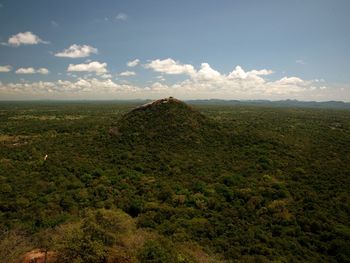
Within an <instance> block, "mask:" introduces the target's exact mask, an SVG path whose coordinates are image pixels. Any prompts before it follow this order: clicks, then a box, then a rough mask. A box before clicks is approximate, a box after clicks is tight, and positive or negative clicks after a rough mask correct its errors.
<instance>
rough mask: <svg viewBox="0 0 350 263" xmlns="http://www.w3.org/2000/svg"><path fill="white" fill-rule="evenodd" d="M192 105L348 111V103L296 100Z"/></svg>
mask: <svg viewBox="0 0 350 263" xmlns="http://www.w3.org/2000/svg"><path fill="white" fill-rule="evenodd" d="M186 102H187V103H189V104H193V105H202V104H203V105H227V106H229V105H251V106H272V107H300V108H330V109H350V102H343V101H323V102H317V101H298V100H289V99H288V100H278V101H270V100H221V99H208V100H188V101H186Z"/></svg>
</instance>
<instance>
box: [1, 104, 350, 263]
mask: <svg viewBox="0 0 350 263" xmlns="http://www.w3.org/2000/svg"><path fill="white" fill-rule="evenodd" d="M134 106H135V105H132V104H120V103H73V102H71V103H44V102H42V103H39V102H37V103H12V104H8V103H2V104H0V229H1V231H2V232H1V237H0V238H1V241H0V249H1V250H0V253H1V257H2V258H4V257H6V260H7V261H5V262H11V260H13V259H15V258H16V257H17V256H18V255H20V254H21V253H23V252H25V251H29V250H30V249H32V248H33V247H34V246H36V247H38V246H39V247H41V248H47V249H49V250H54V251H57V253H60V255H61V256H60V258H59V259H58V260H61V262H69V260H71V262H74V260H75V262H113V260H114V262H137V261H144V262H147V260H150V259H151V260H163V261H164V260H165V261H166V262H172V261H171V260H173V261H174V262H220V261H227V262H349V258H350V255H349V251H350V249H349V245H348V244H349V232H350V231H349V228H350V222H349V213H350V200H349V198H350V194H349V189H350V185H349V184H350V180H349V175H350V155H349V150H350V114H349V111H342V110H325V109H303V108H268V107H253V106H252V107H249V106H234V107H232V106H231V107H229V106H212V105H201V106H196V107H195V108H192V109H191V110H189V109H188V108H187V106H186V105H183V104H181V105H180V106H179V105H178V104H164V105H162V108H161V109H156V110H155V111H153V110H150V111H139V112H137V113H136V114H132V115H128V114H127V115H124V114H126V113H127V112H130V110H131V109H133V108H134ZM196 110H199V112H200V113H198V112H197V111H196ZM134 113H135V112H134ZM129 114H131V113H129ZM179 123H181V125H179ZM111 124H113V126H118V125H119V126H120V127H119V126H118V127H119V128H120V133H117V134H114V135H113V136H110V135H109V134H108V131H109V129H110V127H111ZM46 155H47V158H46V159H45V156H46ZM15 240H18V244H20V245H19V246H18V247H17V248H18V250H17V249H13V250H11V249H10V250H9V248H11V245H9V244H11V243H13V242H17V241H15ZM188 244H191V245H188ZM189 248H191V249H189ZM9 251H12V252H13V253H14V254H13V255H10V254H9V253H8V252H9ZM12 252H11V253H12ZM170 258H172V259H171V260H170ZM118 260H119V261H118Z"/></svg>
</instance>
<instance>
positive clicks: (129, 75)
mask: <svg viewBox="0 0 350 263" xmlns="http://www.w3.org/2000/svg"><path fill="white" fill-rule="evenodd" d="M135 75H136V73H135V72H134V71H124V72H121V73H119V76H122V77H131V76H135Z"/></svg>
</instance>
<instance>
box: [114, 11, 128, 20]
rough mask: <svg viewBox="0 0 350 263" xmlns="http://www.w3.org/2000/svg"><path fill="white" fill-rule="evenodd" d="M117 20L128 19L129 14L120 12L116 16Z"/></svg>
mask: <svg viewBox="0 0 350 263" xmlns="http://www.w3.org/2000/svg"><path fill="white" fill-rule="evenodd" d="M115 18H116V19H117V20H124V21H125V20H127V19H128V15H127V14H124V13H119V14H118V15H117V16H116V17H115Z"/></svg>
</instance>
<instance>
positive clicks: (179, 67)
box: [145, 58, 196, 75]
mask: <svg viewBox="0 0 350 263" xmlns="http://www.w3.org/2000/svg"><path fill="white" fill-rule="evenodd" d="M145 68H148V69H153V70H154V71H157V72H161V73H165V74H170V75H178V74H187V75H193V74H195V73H196V71H195V70H194V67H193V66H192V65H190V64H181V63H179V62H177V61H175V60H173V59H171V58H167V59H163V60H160V59H156V60H152V61H151V62H150V63H148V64H146V65H145Z"/></svg>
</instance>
